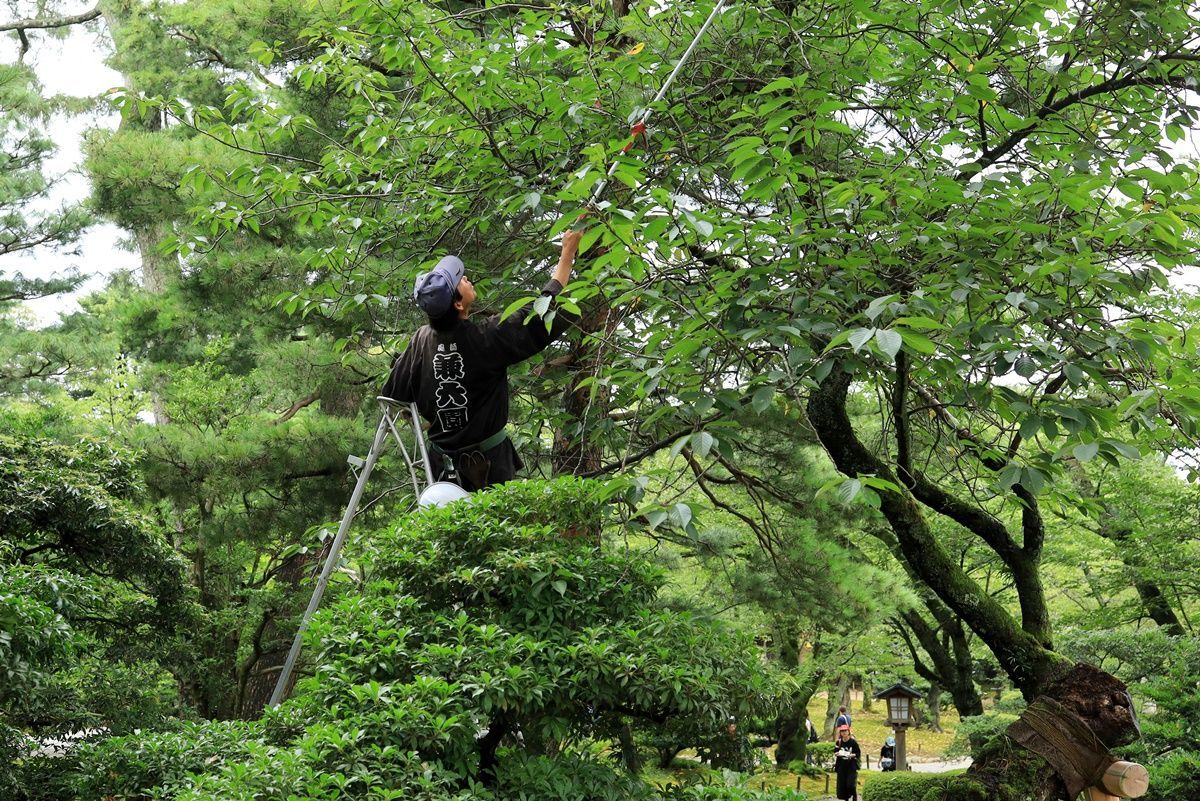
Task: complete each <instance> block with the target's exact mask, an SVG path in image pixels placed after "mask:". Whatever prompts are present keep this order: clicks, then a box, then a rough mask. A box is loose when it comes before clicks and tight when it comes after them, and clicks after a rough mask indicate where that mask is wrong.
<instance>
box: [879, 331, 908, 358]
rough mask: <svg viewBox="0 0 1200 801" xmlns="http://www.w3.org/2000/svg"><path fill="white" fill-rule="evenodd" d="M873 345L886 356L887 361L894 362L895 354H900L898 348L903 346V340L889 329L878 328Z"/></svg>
mask: <svg viewBox="0 0 1200 801" xmlns="http://www.w3.org/2000/svg"><path fill="white" fill-rule="evenodd" d="M875 344H876V345H878V346H879V349H880V350H881V351H883V352H884V353H886V354H887V356H888V358H889V359H892V360H895V358H896V354H897V353H899V352H900V346H901V345H903V344H904V339H903V337H901V336H900V334H899V333H897V332H896V331H893V330H892V329H890V328H880V329H878V330H877V331H876V332H875Z"/></svg>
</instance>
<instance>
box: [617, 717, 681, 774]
mask: <svg viewBox="0 0 1200 801" xmlns="http://www.w3.org/2000/svg"><path fill="white" fill-rule="evenodd" d="M617 742H618V743H620V745H621V762H623V763H624V764H625V769H626V770H628V771H629V772H630V773H631V774H633V775H634V776H637V775H638V774H640V773H641V772H642V759H641V757H640V756H639V755H638V750H637V746H636V745H635V744H634V742H633V731H632V730H631V729H630V728H629V721H622V722H621V727H620V728H619V729H618V730H617ZM674 758H675V755H674V754H672V755H671V759H674Z"/></svg>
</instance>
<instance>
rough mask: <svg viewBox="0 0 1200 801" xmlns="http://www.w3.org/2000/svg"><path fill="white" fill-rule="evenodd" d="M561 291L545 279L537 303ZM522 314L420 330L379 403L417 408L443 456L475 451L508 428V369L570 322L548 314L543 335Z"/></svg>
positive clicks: (541, 328)
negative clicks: (549, 322)
mask: <svg viewBox="0 0 1200 801" xmlns="http://www.w3.org/2000/svg"><path fill="white" fill-rule="evenodd" d="M561 291H562V284H560V283H559V282H558V281H555V280H554V279H550V281H549V283H547V284H546V286H545V288H544V289H543V290H542V294H543V295H550V296H552V297H553V296H555V295H557V294H558V293H559V292H561ZM530 311H531V308H530V306H526V307H525V308H524V309H521V310H520V311H517V312H515V313H514V314H512V315H510V316H509V317H508V318H507V319H505V320H504V321H503V322H501V320H500V315H498V314H497V315H493V316H491V317H488V318H486V319H484V320H483V321H482V322H478V323H477V322H475V321H474V320H471V319H466V320H460V321H459V322H458V324H457V325H455V326H454V327H453V328H451V329H450V330H448V331H435V330H434V329H433V328H431V327H430V326H428V325H424V326H421V328H420V329H418V330H417V332H416V333H415V334H414V335H413V338H412V340H411V341H410V342H409V343H408V348H407V349H405V351H404V353H402V354H401V355H400V358H398V359H396V363H395V365H393V367H392V373H391V375H390V376H389V377H388V381H387V384H385V385H384V387H383V395H384V396H385V397H388V398H392V399H393V400H397V401H400V402H401V403H411V402H413V401H415V402H416V404H417V409H418V410H419V411H420V412H421V416H422V417H424V418H425V419H426V420H428V421H429V438H430V440H432V441H433V443H434V444H435V445H437V446H438V447H439V448H441V449H442V450H444V451H447V452H455V451H461V450H463V449H468V448H471V447H472V446H474V445H478V444H479V443H480V442H483V441H484V440H486V439H487V438H489V437H491V436H492V435H493V434H496V433H497V432H499V431H500V430H501V429H502V428H504V426H505V425H506V424H507V423H508V368H509V367H510V366H512V365H514V364H517V363H518V362H522V361H524V360H525V359H528V358H529V357H530V356H533V355H535V354H537V353H540V352H541V351H542V350H544V349H545V347H546V346H547V345H549V344H550V343H551V342H553V341H554V340H555V339H557V338H558V337H560V336H561V335H562V333H563V332H564V331H565V330H566V329H567V327H568V326H569V325H570V324H571V323H572V322H573V321H574V320H575V317H574V316H572V315H570V314H568V313H566V312H565V311H563V310H562V309H556V313H555V316H554V320H553V324H552V325H551V328H550V330H549V331H547V330H546V325H545V323H544V322H543V321H541V320H538V319H534V320H529V322H528V324H527V323H526V318H527V317H528V316H529V313H530Z"/></svg>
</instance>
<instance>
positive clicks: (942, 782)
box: [862, 773, 958, 801]
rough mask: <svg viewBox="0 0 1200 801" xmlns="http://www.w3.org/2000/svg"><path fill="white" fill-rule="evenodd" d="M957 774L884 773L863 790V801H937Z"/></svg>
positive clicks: (868, 783)
mask: <svg viewBox="0 0 1200 801" xmlns="http://www.w3.org/2000/svg"><path fill="white" fill-rule="evenodd" d="M955 775H958V774H957V773H946V774H942V773H884V774H881V775H879V776H874V777H872V778H871V780H870V781H869V782H867V785H866V787H864V788H863V793H862V797H863V801H926V800H927V799H928V801H936V799H940V798H942V797H943V793H944V791H945V789H946V786H947V780H948V779H949V778H950V777H952V776H955Z"/></svg>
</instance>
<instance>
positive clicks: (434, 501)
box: [417, 481, 471, 509]
mask: <svg viewBox="0 0 1200 801" xmlns="http://www.w3.org/2000/svg"><path fill="white" fill-rule="evenodd" d="M470 497H471V493H469V492H467V491H466V490H465V489H463V488H462V487H460V486H458V485H457V484H454V483H451V482H449V481H436V482H434V483H433V484H430V485H429V486H428V487H426V488H425V491H424V492H422V493H421V497H419V498H417V506H420V507H421V508H422V509H424V508H425V507H427V506H445V505H446V504H449V503H454V502H455V501H460V500H462V499H463V498H470Z"/></svg>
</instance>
